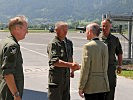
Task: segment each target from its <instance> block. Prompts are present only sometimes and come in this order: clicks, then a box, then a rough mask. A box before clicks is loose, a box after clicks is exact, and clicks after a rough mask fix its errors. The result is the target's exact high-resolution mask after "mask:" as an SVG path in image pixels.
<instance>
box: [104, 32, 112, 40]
mask: <svg viewBox="0 0 133 100" xmlns="http://www.w3.org/2000/svg"><path fill="white" fill-rule="evenodd" d="M111 35H112V34H111V33H109V35H108V36H107V37H105V36H104V35H103V36H102V39H103V40H106V39H109V38H110V37H111Z"/></svg>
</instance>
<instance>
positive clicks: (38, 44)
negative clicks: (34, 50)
mask: <svg viewBox="0 0 133 100" xmlns="http://www.w3.org/2000/svg"><path fill="white" fill-rule="evenodd" d="M20 43H21V44H27V45H41V46H45V45H46V44H37V43H28V42H20Z"/></svg>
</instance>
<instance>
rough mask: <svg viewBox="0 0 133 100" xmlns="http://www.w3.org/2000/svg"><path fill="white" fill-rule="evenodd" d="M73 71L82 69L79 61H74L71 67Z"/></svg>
mask: <svg viewBox="0 0 133 100" xmlns="http://www.w3.org/2000/svg"><path fill="white" fill-rule="evenodd" d="M70 69H71V70H72V71H76V70H79V69H80V65H79V64H78V63H75V62H73V63H72V66H71V67H70Z"/></svg>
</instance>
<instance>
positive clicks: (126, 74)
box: [120, 70, 133, 79]
mask: <svg viewBox="0 0 133 100" xmlns="http://www.w3.org/2000/svg"><path fill="white" fill-rule="evenodd" d="M120 76H124V77H126V78H130V79H133V71H131V70H127V71H126V70H123V71H122V73H121V74H120Z"/></svg>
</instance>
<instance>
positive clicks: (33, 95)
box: [22, 89, 48, 100]
mask: <svg viewBox="0 0 133 100" xmlns="http://www.w3.org/2000/svg"><path fill="white" fill-rule="evenodd" d="M22 100H48V98H47V93H46V92H40V91H34V90H28V89H24V94H23V99H22Z"/></svg>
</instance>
